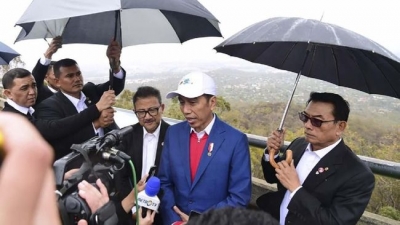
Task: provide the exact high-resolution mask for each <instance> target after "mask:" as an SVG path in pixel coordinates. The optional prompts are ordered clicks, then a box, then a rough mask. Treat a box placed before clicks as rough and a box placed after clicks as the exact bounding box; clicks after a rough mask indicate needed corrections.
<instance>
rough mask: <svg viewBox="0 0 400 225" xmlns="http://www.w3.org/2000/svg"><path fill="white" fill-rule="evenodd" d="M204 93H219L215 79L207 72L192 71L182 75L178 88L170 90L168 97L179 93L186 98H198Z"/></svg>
mask: <svg viewBox="0 0 400 225" xmlns="http://www.w3.org/2000/svg"><path fill="white" fill-rule="evenodd" d="M203 94H209V95H216V94H217V87H216V86H215V83H214V80H213V79H212V78H211V77H210V76H208V75H207V74H205V73H202V72H192V73H189V74H187V75H185V76H184V77H182V79H181V80H180V81H179V84H178V90H176V91H171V92H169V93H168V94H167V98H173V97H176V96H178V95H182V96H183V97H186V98H197V97H199V96H201V95H203Z"/></svg>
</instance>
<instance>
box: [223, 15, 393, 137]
mask: <svg viewBox="0 0 400 225" xmlns="http://www.w3.org/2000/svg"><path fill="white" fill-rule="evenodd" d="M215 49H216V50H217V51H218V52H222V53H225V54H228V55H231V56H235V57H239V58H242V59H246V60H248V61H250V62H254V63H260V64H265V65H268V66H272V67H275V68H278V69H282V70H288V71H292V72H295V73H298V75H297V78H296V82H295V85H294V88H293V92H292V94H291V96H290V98H289V101H288V103H287V105H286V108H285V111H284V114H283V118H282V121H281V124H280V126H279V129H280V130H281V129H282V128H283V124H284V120H285V117H286V114H287V110H288V108H289V105H290V102H291V100H292V98H293V94H294V92H295V90H296V87H297V83H298V81H299V79H300V75H305V76H307V77H311V78H316V79H320V80H324V81H328V82H330V83H333V84H336V85H339V86H344V87H349V88H353V89H356V90H360V91H363V92H366V93H369V94H379V95H386V96H391V97H395V98H400V60H399V58H397V57H396V56H395V55H394V54H392V53H391V52H390V51H389V50H387V49H385V48H384V47H382V46H381V45H379V44H378V43H376V42H374V41H372V40H370V39H368V38H366V37H364V36H362V35H360V34H357V33H355V32H353V31H350V30H347V29H345V28H342V27H339V26H336V25H333V24H328V23H323V22H320V21H317V20H310V19H302V18H286V17H277V18H271V19H267V20H264V21H261V22H258V23H255V24H253V25H251V26H249V27H247V28H245V29H244V30H242V31H240V32H238V33H236V34H235V35H233V36H232V37H230V38H228V39H227V40H225V41H224V42H222V43H221V44H219V45H218V46H217V47H215Z"/></svg>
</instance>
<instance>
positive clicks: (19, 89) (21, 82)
mask: <svg viewBox="0 0 400 225" xmlns="http://www.w3.org/2000/svg"><path fill="white" fill-rule="evenodd" d="M2 83H3V88H4V95H5V96H6V97H7V100H6V102H5V103H4V108H3V110H2V111H5V112H13V113H18V114H20V115H22V116H24V117H26V118H28V119H29V120H30V121H31V120H32V116H33V113H34V112H35V110H34V109H33V108H32V106H33V105H34V104H35V102H36V96H37V88H36V81H35V78H34V77H33V76H32V74H31V72H29V71H28V70H26V69H23V68H15V69H11V70H9V71H8V72H7V73H5V74H4V76H3V78H2Z"/></svg>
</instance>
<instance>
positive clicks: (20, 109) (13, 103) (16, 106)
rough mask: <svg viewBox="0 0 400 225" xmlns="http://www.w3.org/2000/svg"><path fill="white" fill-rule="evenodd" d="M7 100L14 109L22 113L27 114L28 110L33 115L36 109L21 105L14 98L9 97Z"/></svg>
mask: <svg viewBox="0 0 400 225" xmlns="http://www.w3.org/2000/svg"><path fill="white" fill-rule="evenodd" d="M6 102H7V103H8V104H9V105H10V106H12V107H13V108H14V109H16V110H18V111H19V112H21V113H22V114H25V115H26V114H27V113H28V112H29V113H30V114H31V115H32V114H33V113H34V112H35V110H34V109H33V108H32V107H29V108H26V107H24V106H20V105H18V104H17V103H15V102H14V101H13V100H11V99H9V98H7V100H6Z"/></svg>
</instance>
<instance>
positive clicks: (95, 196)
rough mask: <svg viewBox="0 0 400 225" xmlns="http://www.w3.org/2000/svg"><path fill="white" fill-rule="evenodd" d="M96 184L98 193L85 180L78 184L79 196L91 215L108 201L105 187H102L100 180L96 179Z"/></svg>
mask: <svg viewBox="0 0 400 225" xmlns="http://www.w3.org/2000/svg"><path fill="white" fill-rule="evenodd" d="M96 184H97V186H98V187H99V189H100V191H99V190H97V188H96V187H94V186H93V185H91V184H89V183H88V182H87V181H85V180H84V181H82V182H80V183H79V184H78V189H79V196H81V198H83V199H85V201H86V203H87V204H88V205H89V208H90V210H91V211H92V213H94V212H96V211H97V210H98V209H99V208H101V207H102V206H103V205H105V204H106V203H107V202H108V201H109V198H108V193H107V188H106V186H104V184H103V183H102V182H101V180H100V179H97V181H96Z"/></svg>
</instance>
